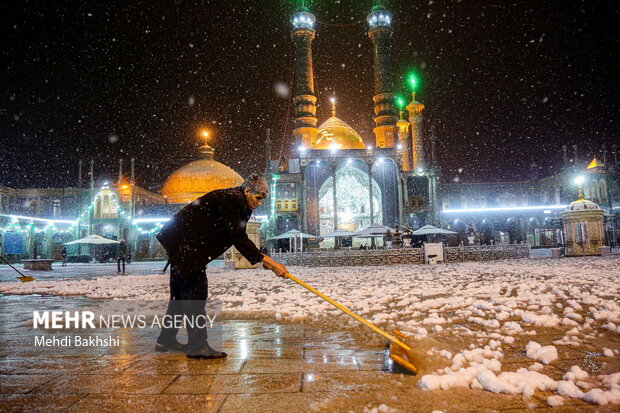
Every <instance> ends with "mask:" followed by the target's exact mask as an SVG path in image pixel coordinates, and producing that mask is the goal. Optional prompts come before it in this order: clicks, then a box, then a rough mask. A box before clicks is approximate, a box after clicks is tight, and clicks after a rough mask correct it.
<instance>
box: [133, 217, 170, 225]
mask: <svg viewBox="0 0 620 413" xmlns="http://www.w3.org/2000/svg"><path fill="white" fill-rule="evenodd" d="M167 221H170V218H136V219H134V220H133V223H134V224H142V223H148V222H167Z"/></svg>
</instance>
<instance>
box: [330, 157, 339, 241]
mask: <svg viewBox="0 0 620 413" xmlns="http://www.w3.org/2000/svg"><path fill="white" fill-rule="evenodd" d="M331 166H332V188H333V196H334V200H333V202H334V231H336V230H337V229H338V197H337V193H336V168H337V166H338V163H337V161H334V162H332V165H331Z"/></svg>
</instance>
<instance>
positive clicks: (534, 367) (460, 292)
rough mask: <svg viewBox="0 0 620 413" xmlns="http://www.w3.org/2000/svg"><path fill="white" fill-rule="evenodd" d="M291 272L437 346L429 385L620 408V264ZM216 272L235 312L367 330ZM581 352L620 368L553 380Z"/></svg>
mask: <svg viewBox="0 0 620 413" xmlns="http://www.w3.org/2000/svg"><path fill="white" fill-rule="evenodd" d="M290 270H291V272H292V273H293V274H295V275H296V276H297V277H298V278H300V279H301V280H303V281H306V282H307V283H308V284H310V285H312V286H314V287H316V288H317V289H318V290H319V291H322V292H324V293H325V294H327V295H328V296H330V297H332V298H334V299H335V300H336V301H339V302H341V303H342V304H344V305H345V306H347V307H349V308H350V309H352V310H353V311H355V312H357V313H358V314H360V315H362V316H363V317H365V318H367V319H369V320H370V321H371V322H373V323H375V324H377V325H379V326H380V327H382V328H384V329H386V330H388V331H389V330H390V329H392V328H397V329H399V330H400V331H402V332H403V333H405V334H407V335H411V336H412V338H411V339H410V343H411V344H412V345H413V347H414V348H416V349H422V348H424V347H428V348H429V350H428V351H427V352H426V353H425V354H424V355H423V356H424V357H422V358H421V359H420V361H419V364H420V365H421V366H422V368H421V369H420V370H421V371H420V373H421V374H420V380H419V382H418V386H419V387H421V388H423V389H449V388H453V387H468V388H473V389H485V390H487V391H491V392H496V393H506V394H523V395H524V396H526V397H527V396H532V395H533V394H534V393H535V392H537V391H539V392H548V393H549V392H550V393H551V394H552V395H551V396H550V397H549V398H548V404H549V405H550V406H558V405H561V404H563V403H565V398H576V399H582V400H584V401H587V402H590V403H596V404H618V403H620V372H616V371H613V369H616V368H617V366H618V356H619V354H618V353H619V352H618V348H619V347H620V345H619V344H620V338H619V337H618V334H619V333H620V305H619V303H618V298H619V297H620V294H619V292H620V291H619V290H620V283H619V282H618V278H619V276H620V257H612V258H599V257H592V258H573V259H568V258H566V259H561V260H551V259H548V260H506V261H492V262H470V263H456V264H444V265H436V266H422V265H412V266H391V267H384V266H381V267H354V268H307V267H298V268H295V267H292V268H290ZM208 273H209V284H210V291H211V293H212V295H213V296H214V297H216V298H219V299H220V300H221V301H222V303H223V308H224V315H225V316H228V317H234V316H245V317H268V318H272V317H273V318H276V319H281V320H283V321H290V322H300V321H308V322H320V323H324V324H326V325H336V326H338V327H342V326H348V327H358V324H357V323H356V322H355V321H354V320H352V319H348V318H347V317H346V316H345V315H342V314H341V313H340V312H339V311H338V310H336V309H334V308H333V307H331V305H329V304H328V303H326V302H324V301H322V300H321V299H320V298H318V297H316V296H314V295H313V294H311V293H310V292H308V291H306V290H305V289H303V288H302V287H300V286H298V285H296V284H294V283H293V282H292V281H286V280H283V279H280V278H277V277H276V276H274V275H273V274H272V273H271V272H268V271H264V270H243V271H228V270H226V269H223V268H215V269H209V271H208ZM0 293H4V294H33V293H36V294H45V295H59V296H70V295H79V296H86V297H91V298H123V299H165V298H166V297H167V294H168V279H167V276H165V275H160V274H158V275H146V276H125V277H121V276H112V277H100V278H97V279H93V280H71V279H65V280H58V281H45V282H43V281H37V282H32V283H2V284H0ZM372 334H373V333H368V338H369V343H372V340H373V338H372V337H374V336H372ZM374 340H375V342H380V339H378V338H375V339H374ZM559 349H560V350H561V351H559ZM570 349H574V351H577V353H576V354H580V353H579V351H583V352H584V354H585V351H589V352H590V354H594V355H596V356H598V357H601V358H604V359H605V360H609V361H605V362H603V365H604V366H611V367H609V368H607V369H606V371H605V373H606V374H604V373H603V372H602V371H601V372H599V374H596V375H590V374H588V373H587V372H586V371H584V370H582V369H581V368H580V367H579V366H577V365H573V366H572V367H571V366H570V365H569V366H567V367H566V369H568V371H567V372H566V374H564V376H563V377H558V379H554V378H552V377H551V375H550V373H549V371H548V370H546V369H548V368H551V367H553V366H554V365H555V364H554V363H560V362H562V361H563V360H564V363H569V364H570V360H568V359H570V357H569V356H563V355H562V352H563V351H569V350H570ZM431 360H432V362H431ZM515 360H517V361H519V363H516V364H515V363H514V361H515ZM503 363H505V364H506V365H504V364H503ZM549 365H550V366H551V367H548V366H549ZM558 366H559V364H558ZM438 367H439V368H438ZM610 368H611V369H612V371H611V372H610V371H609V369H610ZM603 370H605V369H603Z"/></svg>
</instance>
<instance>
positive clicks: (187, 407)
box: [66, 394, 226, 413]
mask: <svg viewBox="0 0 620 413" xmlns="http://www.w3.org/2000/svg"><path fill="white" fill-rule="evenodd" d="M225 399H226V396H225V395H222V394H220V395H208V394H206V395H186V394H179V395H177V394H157V395H142V394H122V395H116V394H115V395H101V394H89V395H88V396H87V397H85V398H83V399H81V400H79V401H78V402H77V403H75V404H74V405H72V406H71V407H70V408H69V409H68V410H66V411H67V412H93V411H96V412H97V413H105V412H120V411H131V412H140V413H147V412H161V411H171V412H188V413H190V412H191V413H196V412H217V411H218V410H219V408H220V407H221V406H222V403H224V400H225Z"/></svg>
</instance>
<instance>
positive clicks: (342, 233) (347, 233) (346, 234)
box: [322, 228, 353, 248]
mask: <svg viewBox="0 0 620 413" xmlns="http://www.w3.org/2000/svg"><path fill="white" fill-rule="evenodd" d="M351 236H353V232H352V231H347V230H346V229H342V228H339V229H337V230H336V231H334V232H330V233H329V234H325V235H323V236H322V237H323V238H336V239H335V240H334V248H339V247H340V246H341V245H340V244H339V242H338V240H339V239H340V238H346V237H351Z"/></svg>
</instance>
